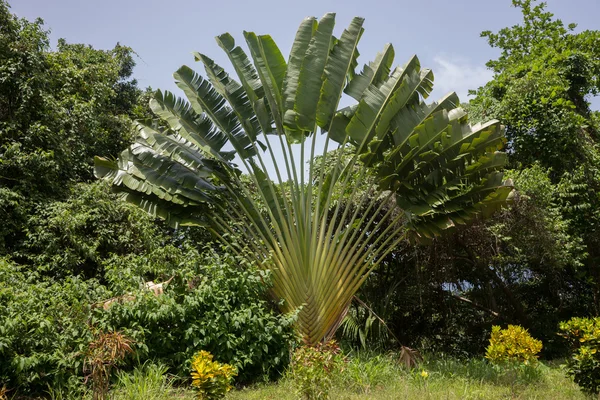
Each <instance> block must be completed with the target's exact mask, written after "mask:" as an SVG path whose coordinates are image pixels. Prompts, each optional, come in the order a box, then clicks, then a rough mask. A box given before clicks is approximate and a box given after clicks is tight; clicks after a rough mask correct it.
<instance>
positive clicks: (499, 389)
mask: <svg viewBox="0 0 600 400" xmlns="http://www.w3.org/2000/svg"><path fill="white" fill-rule="evenodd" d="M297 398H298V397H297V396H296V395H295V393H294V385H293V382H292V381H290V380H289V379H282V380H280V381H279V382H278V383H274V384H262V385H257V386H255V387H251V388H245V389H242V390H237V391H234V392H232V393H230V394H229V395H228V397H227V399H230V400H238V399H239V400H242V399H244V400H253V399H255V400H259V399H260V400H263V399H282V400H285V399H290V400H292V399H294V400H295V399H297ZM331 398H332V399H356V400H358V399H376V400H377V399H381V400H384V399H390V400H392V399H394V400H396V399H444V400H446V399H447V400H451V399H482V400H484V399H485V400H487V399H490V400H491V399H540V400H541V399H555V400H560V399H581V400H583V399H586V396H585V395H584V394H582V393H581V391H580V390H579V388H578V386H577V385H576V384H575V383H573V381H572V380H570V379H569V378H567V377H566V376H565V374H564V371H563V370H562V369H561V368H560V366H559V365H558V364H557V363H554V364H544V363H539V365H538V367H537V368H536V369H525V370H521V371H514V370H502V369H499V368H495V367H494V366H492V365H490V364H489V363H487V362H486V361H484V360H478V359H472V360H469V361H458V360H455V359H450V358H443V359H436V360H430V361H426V362H424V363H422V364H421V365H420V367H419V368H417V369H414V370H412V371H407V370H406V369H404V368H402V367H400V365H399V364H398V363H397V362H396V360H395V359H394V356H393V355H388V356H382V355H378V356H372V357H369V356H368V355H367V356H365V355H361V354H359V355H357V356H355V357H353V358H352V359H351V360H350V361H349V362H348V363H347V364H346V367H345V369H344V371H343V372H342V373H341V374H340V376H339V377H337V379H336V384H335V386H334V388H333V390H332V392H331Z"/></svg>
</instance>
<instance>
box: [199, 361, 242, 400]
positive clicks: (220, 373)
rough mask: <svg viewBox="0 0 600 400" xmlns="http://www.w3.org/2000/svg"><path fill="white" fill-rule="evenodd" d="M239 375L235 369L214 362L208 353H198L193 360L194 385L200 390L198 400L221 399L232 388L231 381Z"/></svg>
mask: <svg viewBox="0 0 600 400" xmlns="http://www.w3.org/2000/svg"><path fill="white" fill-rule="evenodd" d="M235 375H237V371H236V369H235V367H233V366H231V365H229V364H221V363H219V362H218V361H213V355H212V354H210V353H209V352H208V351H204V350H202V351H200V352H198V353H197V354H196V355H195V356H194V358H192V385H193V386H194V387H195V388H196V389H197V390H198V398H200V399H206V400H212V399H221V398H223V397H225V394H226V393H227V392H229V391H230V390H231V388H232V386H231V380H232V379H233V377H234V376H235Z"/></svg>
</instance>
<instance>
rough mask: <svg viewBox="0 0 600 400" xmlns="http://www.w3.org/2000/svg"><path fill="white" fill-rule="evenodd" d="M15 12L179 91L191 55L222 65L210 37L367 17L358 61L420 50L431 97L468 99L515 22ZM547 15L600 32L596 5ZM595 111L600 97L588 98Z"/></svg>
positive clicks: (472, 7) (362, 12) (374, 1)
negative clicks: (494, 40) (119, 49)
mask: <svg viewBox="0 0 600 400" xmlns="http://www.w3.org/2000/svg"><path fill="white" fill-rule="evenodd" d="M9 2H10V4H11V7H12V11H13V12H15V13H16V14H18V15H19V16H22V17H25V18H28V19H34V18H36V17H41V18H43V19H44V21H45V22H46V26H47V27H49V28H50V29H51V31H52V40H53V44H55V43H56V40H57V39H58V38H65V39H66V40H67V41H68V42H71V43H86V44H91V45H92V46H94V47H96V48H103V49H107V48H112V47H113V46H114V45H115V44H116V43H117V42H120V43H121V44H124V45H128V46H130V47H132V48H133V49H134V50H135V51H136V52H137V54H138V55H139V59H138V65H137V67H136V70H135V76H136V78H137V79H138V81H139V83H140V85H141V86H152V87H153V88H155V89H156V88H160V89H167V90H171V91H177V90H178V89H177V88H176V87H175V85H174V84H173V79H172V73H173V71H175V70H176V69H177V68H179V67H180V66H181V65H183V64H187V65H189V66H191V67H192V68H194V69H196V70H200V68H199V65H196V66H195V65H194V61H193V58H192V56H191V52H192V51H199V52H201V53H204V54H206V55H208V56H209V57H211V58H213V59H215V60H216V61H217V62H218V63H220V64H222V65H223V66H226V65H227V64H228V63H227V62H226V60H225V58H224V56H223V53H222V50H221V49H220V48H219V47H218V46H217V45H216V43H215V41H214V37H215V36H216V35H218V34H221V33H223V32H230V33H231V34H232V35H233V36H234V37H235V38H236V40H238V41H241V40H243V36H242V31H243V30H248V31H255V32H256V33H259V34H264V33H268V34H271V35H272V36H273V38H274V39H275V41H276V42H277V43H278V44H279V46H280V47H281V49H282V51H283V53H284V54H286V53H287V51H288V50H289V48H290V46H291V42H292V40H293V38H294V34H295V31H296V28H297V26H298V24H299V23H300V21H301V20H302V19H303V18H304V17H306V16H317V17H320V16H321V15H323V14H324V13H325V12H328V11H334V12H337V26H336V29H337V32H338V33H339V32H341V30H342V29H343V28H344V27H345V26H346V25H347V24H348V23H349V22H350V19H351V17H353V16H355V15H359V16H363V17H365V18H366V22H365V34H364V35H363V38H362V39H361V43H360V47H359V50H360V52H361V58H360V59H359V63H360V64H362V63H364V62H367V61H369V60H371V59H372V58H373V57H374V56H375V54H376V53H377V52H378V51H379V50H381V49H382V48H383V46H384V44H385V43H388V42H390V43H392V44H393V45H394V48H395V50H396V63H397V64H402V63H404V62H405V61H406V60H407V59H408V57H409V56H410V55H412V54H417V55H418V56H419V58H420V60H421V64H422V65H423V66H425V67H428V68H432V69H433V71H434V73H435V82H436V86H435V92H434V93H433V94H432V97H431V98H430V99H435V98H438V97H440V96H442V95H443V94H445V93H446V92H448V91H451V90H454V91H456V92H457V93H458V94H459V95H460V96H461V99H465V97H466V92H467V90H468V89H473V88H476V87H478V86H481V85H483V84H484V83H485V82H487V81H488V80H489V79H490V78H491V73H490V72H489V71H488V70H487V69H486V68H485V65H484V64H485V62H486V61H487V60H489V59H490V58H494V57H496V56H497V54H498V52H497V50H495V49H491V48H490V47H489V46H488V45H487V43H486V41H485V40H484V39H483V38H480V37H479V33H480V32H481V31H483V30H492V31H496V30H498V29H500V28H502V27H505V26H509V25H513V24H515V23H517V22H519V21H520V13H519V11H518V10H517V9H515V8H513V7H512V6H511V1H510V0H455V1H447V0H422V1H414V0H411V1H406V0H395V1H379V0H371V1H364V0H363V1H356V0H345V1H343V2H342V1H340V0H300V1H294V2H289V1H284V0H278V1H273V0H254V1H234V0H221V1H212V2H202V1H192V0H171V1H164V0H120V1H117V0H96V1H91V0H9ZM548 10H550V11H551V12H553V13H554V14H555V15H556V16H557V17H559V18H561V19H562V20H563V22H565V24H567V23H569V22H576V23H578V24H579V27H578V29H600V20H599V19H598V16H599V15H600V1H599V0H568V1H567V0H548ZM594 106H595V107H594V108H596V109H598V108H600V101H597V100H595V101H594Z"/></svg>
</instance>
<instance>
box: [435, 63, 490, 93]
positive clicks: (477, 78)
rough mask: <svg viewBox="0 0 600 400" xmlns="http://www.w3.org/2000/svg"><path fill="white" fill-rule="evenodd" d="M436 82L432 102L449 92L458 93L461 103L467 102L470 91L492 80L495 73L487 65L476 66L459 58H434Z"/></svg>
mask: <svg viewBox="0 0 600 400" xmlns="http://www.w3.org/2000/svg"><path fill="white" fill-rule="evenodd" d="M433 61H434V63H435V67H434V68H433V73H434V76H435V81H434V83H435V84H434V85H433V88H434V89H433V92H432V94H431V100H433V101H435V100H437V99H438V98H440V97H442V96H443V95H445V94H446V93H448V92H456V93H457V94H458V97H459V98H460V100H461V101H467V100H468V98H467V93H468V91H469V89H477V88H478V87H480V86H483V85H485V84H486V83H487V82H488V81H490V80H491V79H492V76H493V73H492V71H490V70H489V69H487V68H486V66H485V65H480V64H474V63H471V62H470V61H469V60H467V59H464V58H457V57H452V58H449V57H446V56H436V57H434V58H433Z"/></svg>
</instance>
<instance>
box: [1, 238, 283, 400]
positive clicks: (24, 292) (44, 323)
mask: <svg viewBox="0 0 600 400" xmlns="http://www.w3.org/2000/svg"><path fill="white" fill-rule="evenodd" d="M168 253H169V259H164V258H163V259H161V258H159V257H157V258H156V259H153V262H155V264H152V265H144V264H142V263H139V264H137V263H136V264H137V266H138V268H140V269H138V270H134V271H131V270H130V269H129V268H119V271H120V272H121V273H120V275H119V277H118V281H119V282H120V283H121V284H127V285H129V286H130V287H131V288H133V287H136V288H137V287H138V284H139V283H140V279H142V277H143V276H144V275H145V276H149V275H150V276H152V274H153V273H156V274H157V275H158V276H167V274H171V273H172V274H173V276H174V279H173V280H172V281H171V282H170V283H169V285H167V286H166V287H165V288H164V294H162V295H160V296H155V295H154V294H153V293H152V292H149V291H147V290H143V289H135V290H134V289H131V291H128V292H125V296H123V294H124V292H123V291H122V290H119V289H120V287H119V286H116V287H115V286H113V285H110V284H109V285H108V286H104V285H101V284H100V283H99V282H98V281H97V280H96V279H88V280H82V279H81V278H79V277H74V276H71V277H67V278H65V279H44V278H42V277H41V276H40V274H39V273H37V272H31V271H27V270H26V269H25V268H23V267H21V266H17V265H15V264H12V263H10V262H7V261H6V260H2V264H1V265H0V266H1V269H0V287H2V288H3V289H2V291H0V300H1V301H0V357H1V358H2V363H0V381H2V382H3V383H4V384H6V385H7V386H8V387H12V388H19V391H20V392H21V391H22V392H23V393H27V392H33V393H40V392H43V391H45V390H46V389H47V385H50V386H51V387H53V388H54V389H55V390H58V389H60V388H61V387H68V390H72V391H76V390H80V389H81V382H82V375H81V373H82V363H83V353H84V351H85V349H86V346H87V345H88V344H89V342H90V341H91V340H92V339H93V332H94V331H95V330H97V329H100V330H118V331H122V332H124V333H125V334H126V335H128V336H129V337H131V338H132V339H133V340H134V346H133V347H134V349H135V351H136V353H135V358H131V359H130V360H129V362H128V365H129V366H131V365H134V364H135V363H136V362H137V361H136V360H147V359H152V360H156V361H160V362H162V363H163V364H164V365H166V366H169V367H170V370H171V371H172V372H174V373H178V374H180V375H181V376H187V375H189V368H190V365H189V360H190V359H191V357H192V355H193V354H194V353H195V352H196V351H198V350H199V349H207V350H209V351H211V353H213V354H217V355H218V356H219V359H220V360H223V361H225V362H229V363H231V364H233V365H235V366H236V367H237V368H238V369H239V371H240V378H241V380H242V381H246V382H247V381H251V380H255V379H257V378H264V377H273V376H276V375H278V374H280V373H281V372H282V371H283V368H284V367H285V365H286V364H287V361H288V344H289V343H290V342H292V340H293V333H292V328H291V326H292V323H293V318H291V317H283V316H278V315H276V314H275V313H274V312H273V311H269V309H270V307H269V305H268V304H266V303H265V301H264V300H261V299H262V298H263V295H264V291H265V290H266V286H265V284H264V283H263V282H265V281H266V282H268V277H267V276H265V275H264V273H259V272H258V271H255V270H253V269H252V268H244V269H241V268H239V261H236V260H233V259H231V258H227V257H224V258H221V257H220V256H218V255H216V254H214V253H213V252H212V251H208V252H207V253H206V254H207V255H205V256H200V255H199V254H198V252H197V251H195V250H191V249H186V250H179V249H178V248H175V247H173V248H171V249H170V250H169V252H168ZM209 254H212V255H210V256H209ZM136 264H134V265H136ZM121 267H122V266H121ZM143 270H145V271H143ZM144 272H145V273H144ZM138 274H139V275H138ZM115 296H119V297H117V300H120V301H115V302H114V303H112V304H110V305H108V304H107V303H106V300H109V299H114V298H115ZM125 368H127V366H125Z"/></svg>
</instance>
